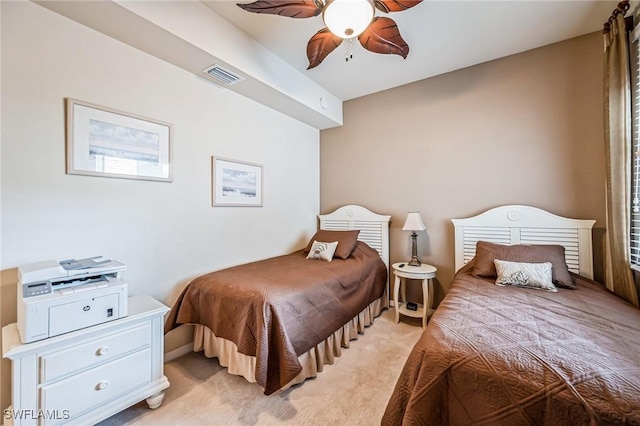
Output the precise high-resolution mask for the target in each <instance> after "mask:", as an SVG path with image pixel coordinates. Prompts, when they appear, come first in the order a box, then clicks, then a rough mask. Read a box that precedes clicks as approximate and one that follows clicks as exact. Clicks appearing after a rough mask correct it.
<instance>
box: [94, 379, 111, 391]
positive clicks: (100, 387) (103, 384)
mask: <svg viewBox="0 0 640 426" xmlns="http://www.w3.org/2000/svg"><path fill="white" fill-rule="evenodd" d="M107 387H109V382H107V381H106V380H103V381H102V382H100V383H98V384H97V385H96V390H103V389H106V388H107Z"/></svg>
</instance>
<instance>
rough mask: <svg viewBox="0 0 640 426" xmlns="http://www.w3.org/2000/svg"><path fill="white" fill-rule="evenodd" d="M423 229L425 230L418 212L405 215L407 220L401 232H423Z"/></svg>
mask: <svg viewBox="0 0 640 426" xmlns="http://www.w3.org/2000/svg"><path fill="white" fill-rule="evenodd" d="M425 229H427V227H426V226H424V222H423V221H422V216H420V212H409V213H407V220H406V221H405V222H404V226H403V227H402V230H403V231H424V230H425Z"/></svg>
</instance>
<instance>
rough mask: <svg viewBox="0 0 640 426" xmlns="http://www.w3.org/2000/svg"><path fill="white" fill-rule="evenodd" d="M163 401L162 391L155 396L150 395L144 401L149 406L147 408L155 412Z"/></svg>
mask: <svg viewBox="0 0 640 426" xmlns="http://www.w3.org/2000/svg"><path fill="white" fill-rule="evenodd" d="M163 400H164V391H160V392H158V393H157V394H155V395H151V396H150V397H149V398H147V400H146V401H147V404H148V405H149V408H151V409H152V410H155V409H156V408H158V407H159V406H160V405H162V401H163Z"/></svg>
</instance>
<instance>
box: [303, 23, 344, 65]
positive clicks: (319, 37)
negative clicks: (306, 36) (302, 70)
mask: <svg viewBox="0 0 640 426" xmlns="http://www.w3.org/2000/svg"><path fill="white" fill-rule="evenodd" d="M340 43H342V38H340V37H338V36H337V35H335V34H333V33H332V32H331V31H329V30H328V29H327V28H323V29H321V30H320V31H318V32H317V33H315V35H314V36H313V37H311V39H310V40H309V43H307V58H309V67H308V68H307V69H308V70H310V69H311V68H315V67H317V66H318V65H320V63H321V62H322V61H324V58H326V57H327V55H328V54H329V53H331V52H333V51H334V50H335V49H336V47H338V46H340Z"/></svg>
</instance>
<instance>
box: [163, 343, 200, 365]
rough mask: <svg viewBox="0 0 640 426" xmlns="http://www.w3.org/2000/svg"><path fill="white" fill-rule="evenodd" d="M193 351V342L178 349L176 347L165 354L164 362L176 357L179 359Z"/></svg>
mask: <svg viewBox="0 0 640 426" xmlns="http://www.w3.org/2000/svg"><path fill="white" fill-rule="evenodd" d="M191 352H193V343H187V344H186V345H184V346H180V347H179V348H178V349H174V350H172V351H169V352H167V353H166V354H164V362H165V363H166V362H170V361H173V360H174V359H178V358H180V357H181V356H184V355H186V354H188V353H191Z"/></svg>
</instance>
